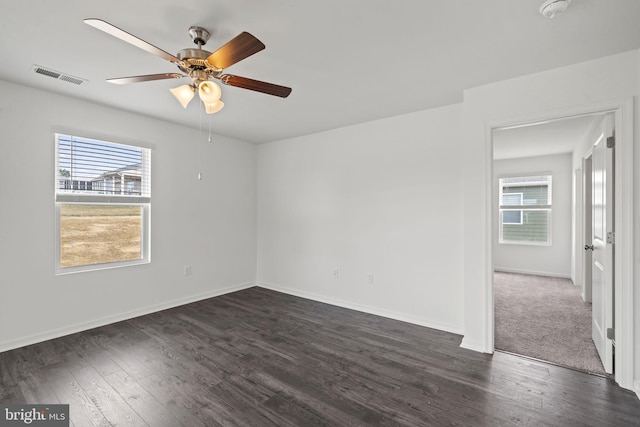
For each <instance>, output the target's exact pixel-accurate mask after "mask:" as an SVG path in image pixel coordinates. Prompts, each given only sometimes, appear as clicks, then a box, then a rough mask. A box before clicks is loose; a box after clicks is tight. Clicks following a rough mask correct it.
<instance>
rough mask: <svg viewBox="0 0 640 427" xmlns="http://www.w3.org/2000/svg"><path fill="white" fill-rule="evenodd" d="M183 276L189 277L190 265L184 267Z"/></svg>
mask: <svg viewBox="0 0 640 427" xmlns="http://www.w3.org/2000/svg"><path fill="white" fill-rule="evenodd" d="M184 275H185V276H191V266H190V265H185V266H184Z"/></svg>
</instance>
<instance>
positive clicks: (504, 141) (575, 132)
mask: <svg viewBox="0 0 640 427" xmlns="http://www.w3.org/2000/svg"><path fill="white" fill-rule="evenodd" d="M600 117H602V114H597V115H586V116H581V117H572V118H565V119H559V120H553V121H549V122H546V123H539V124H533V125H525V126H520V127H514V128H510V129H496V130H494V131H493V159H494V160H505V159H514V158H520V157H535V156H545V155H550V154H566V153H571V152H573V150H574V149H575V148H577V146H578V144H580V143H581V142H582V141H583V138H584V137H585V136H586V134H587V132H588V131H589V128H590V127H591V125H592V123H594V121H596V120H599V119H600Z"/></svg>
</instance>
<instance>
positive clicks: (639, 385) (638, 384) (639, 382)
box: [633, 380, 640, 399]
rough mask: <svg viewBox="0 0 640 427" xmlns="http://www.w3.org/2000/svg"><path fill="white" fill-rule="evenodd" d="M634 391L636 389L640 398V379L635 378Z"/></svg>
mask: <svg viewBox="0 0 640 427" xmlns="http://www.w3.org/2000/svg"><path fill="white" fill-rule="evenodd" d="M633 391H635V393H636V395H637V396H638V399H640V380H635V381H634V382H633Z"/></svg>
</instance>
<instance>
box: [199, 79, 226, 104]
mask: <svg viewBox="0 0 640 427" xmlns="http://www.w3.org/2000/svg"><path fill="white" fill-rule="evenodd" d="M198 94H199V95H200V99H201V100H202V102H204V103H205V104H215V103H216V102H217V101H218V100H219V99H220V96H222V90H220V86H218V85H217V84H215V83H214V82H211V81H209V80H205V81H204V82H202V83H200V86H199V87H198Z"/></svg>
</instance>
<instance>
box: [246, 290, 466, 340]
mask: <svg viewBox="0 0 640 427" xmlns="http://www.w3.org/2000/svg"><path fill="white" fill-rule="evenodd" d="M257 286H259V287H261V288H264V289H269V290H272V291H276V292H282V293H284V294H287V295H293V296H296V297H301V298H306V299H309V300H312V301H317V302H322V303H325V304H330V305H334V306H336V307H342V308H347V309H349V310H355V311H360V312H362V313H367V314H373V315H376V316H381V317H386V318H388V319H393V320H399V321H401V322H406V323H411V324H413V325H418V326H424V327H426V328H431V329H438V330H440V331H445V332H450V333H452V334H456V335H462V327H460V326H453V325H449V324H445V323H441V322H434V321H432V320H429V319H420V318H417V317H413V316H407V315H405V314H401V313H397V312H394V311H389V310H383V309H380V308H376V307H371V306H368V305H362V304H355V303H352V302H348V301H344V300H340V299H336V298H330V297H326V296H324V295H319V294H316V293H312V292H305V291H300V290H297V289H292V288H287V287H285V286H279V285H274V284H272V283H264V282H260V283H258V285H257Z"/></svg>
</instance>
